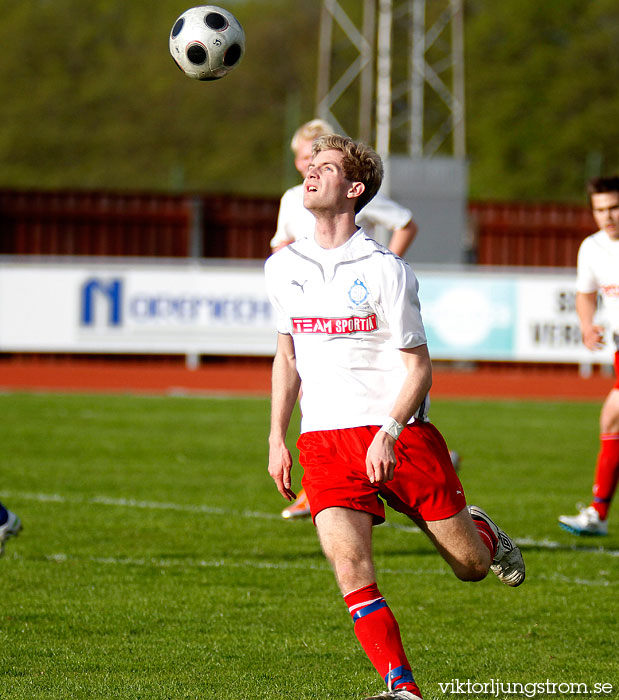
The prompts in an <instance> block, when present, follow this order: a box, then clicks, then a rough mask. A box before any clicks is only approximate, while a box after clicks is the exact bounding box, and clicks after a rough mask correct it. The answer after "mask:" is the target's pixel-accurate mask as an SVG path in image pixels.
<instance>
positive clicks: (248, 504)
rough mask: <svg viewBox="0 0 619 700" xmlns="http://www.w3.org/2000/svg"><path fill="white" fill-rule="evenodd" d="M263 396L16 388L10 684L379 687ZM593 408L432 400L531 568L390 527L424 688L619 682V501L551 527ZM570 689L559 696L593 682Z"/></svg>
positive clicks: (219, 694) (0, 486) (387, 557)
mask: <svg viewBox="0 0 619 700" xmlns="http://www.w3.org/2000/svg"><path fill="white" fill-rule="evenodd" d="M268 411H269V404H268V401H267V400H262V399H247V400H238V399H201V398H163V397H162V398H144V397H126V396H61V395H27V394H24V395H20V394H5V395H2V396H0V415H1V416H2V420H1V421H0V453H1V464H2V479H1V481H0V498H1V499H2V501H3V502H5V503H6V505H7V506H8V507H9V508H11V509H12V510H14V511H15V512H17V513H18V514H19V515H20V516H21V518H22V520H23V523H24V531H23V532H22V533H21V535H20V537H19V538H17V539H13V540H10V541H9V542H8V543H7V546H6V553H5V556H4V558H3V559H2V560H0V576H1V578H0V580H1V581H2V597H1V603H0V645H1V646H0V672H1V674H2V677H1V678H0V697H1V698H10V699H11V700H22V699H23V700H33V699H39V698H46V699H47V698H50V699H51V698H53V699H63V700H64V699H66V698H71V699H76V698H84V699H88V700H92V699H93V698H126V699H127V700H129V699H130V700H136V699H138V698H149V699H151V698H152V699H153V700H154V699H157V700H159V699H164V698H165V699H170V700H177V699H181V698H201V699H202V698H205V699H208V700H211V699H213V700H215V699H220V698H226V699H228V698H235V699H237V700H250V699H258V700H276V699H277V700H279V699H283V698H291V699H293V700H315V699H322V698H330V699H333V700H357V699H358V698H362V697H364V695H365V694H368V693H370V691H372V692H378V691H381V690H383V689H384V686H383V684H382V681H381V680H380V679H379V678H378V675H377V674H376V673H375V671H374V669H373V668H372V667H371V665H370V664H369V662H368V661H367V659H366V657H365V655H364V653H363V652H362V650H361V648H360V647H359V646H358V643H357V640H356V638H355V637H354V633H353V626H352V622H351V620H350V617H349V615H348V612H347V610H346V607H345V605H344V603H343V601H342V599H341V597H340V596H339V594H338V592H337V589H336V586H335V583H334V580H333V576H332V574H331V572H330V570H329V568H328V566H327V564H326V563H325V561H324V560H323V558H322V555H321V553H320V551H319V548H318V544H317V541H316V538H315V533H314V530H313V526H312V525H311V523H309V522H284V521H282V520H281V519H280V517H279V512H280V510H281V508H282V507H283V505H284V502H283V501H282V500H281V499H280V496H279V494H278V493H277V491H276V489H275V487H274V486H273V484H272V482H271V481H270V479H269V477H268V475H267V473H266V455H267V452H266V438H267V430H268ZM598 412H599V405H598V404H592V403H579V404H569V403H543V402H507V401H504V402H473V401H470V402H469V401H438V400H436V401H435V402H434V404H433V407H432V411H431V415H432V418H433V420H434V422H435V423H436V424H437V425H438V427H439V428H440V429H441V430H442V431H443V433H444V435H445V436H446V438H447V440H448V443H449V444H450V446H451V447H453V448H455V449H457V450H458V451H459V452H460V453H461V454H462V457H463V467H462V472H461V477H462V480H463V483H464V486H465V488H466V490H467V496H468V500H469V501H470V502H474V503H479V505H482V506H483V507H484V508H486V509H487V510H488V511H489V512H490V513H491V514H492V515H493V516H494V517H496V519H497V520H498V521H499V522H500V524H501V525H502V526H503V527H504V528H505V530H507V531H508V532H509V533H510V534H512V535H513V536H514V537H515V538H516V539H517V540H519V541H520V543H521V547H522V550H523V553H524V556H525V559H526V562H527V581H526V583H525V584H524V585H523V586H522V587H521V588H518V589H510V588H508V587H506V586H503V585H502V584H500V583H499V582H498V581H497V580H496V579H495V577H494V576H492V574H490V576H489V577H488V578H487V579H486V580H485V581H483V582H481V583H477V584H466V583H462V582H459V581H457V580H456V579H455V578H454V576H453V575H452V574H451V572H450V571H449V570H448V568H447V566H446V565H445V564H444V562H443V561H442V560H441V559H440V558H439V557H438V555H437V554H436V553H435V552H434V550H433V549H432V547H431V545H430V544H429V542H428V541H427V540H426V539H425V538H424V536H423V535H421V534H419V532H418V531H416V530H415V529H414V527H412V526H410V524H409V523H408V522H407V521H406V520H405V519H404V518H402V517H401V516H399V515H396V514H394V515H393V517H390V519H389V524H388V525H385V526H381V527H379V528H377V529H376V532H375V549H376V559H377V566H378V570H379V580H378V582H379V585H380V587H381V590H382V592H383V594H384V595H385V597H386V598H387V600H388V602H389V603H390V605H391V607H392V609H393V610H394V612H395V614H396V617H397V618H398V620H399V623H400V627H401V629H402V635H403V639H404V643H405V646H406V648H407V651H408V654H409V658H410V660H411V662H412V665H413V670H414V673H415V676H416V678H417V680H418V682H419V684H420V686H421V688H422V690H423V691H424V695H425V698H426V699H427V700H433V699H442V698H449V697H452V698H455V697H462V696H463V695H465V697H467V698H478V697H479V698H483V697H496V695H495V696H493V695H486V694H484V693H483V692H472V691H471V692H468V693H466V692H465V691H463V690H462V689H461V690H460V692H459V693H458V692H456V691H457V688H456V686H453V687H452V688H451V689H450V688H445V687H444V686H443V687H441V685H440V684H441V683H443V684H444V683H448V682H451V681H452V680H453V679H459V680H460V681H466V680H470V681H471V683H473V682H475V683H478V684H482V683H490V682H491V681H492V679H494V680H495V681H498V682H501V683H503V684H505V685H506V684H508V683H514V684H518V683H520V684H523V686H524V685H525V684H533V683H545V682H546V680H549V681H550V682H554V683H557V684H559V683H562V684H568V683H578V684H587V685H588V689H589V691H590V694H592V693H594V692H595V690H597V691H599V692H598V693H596V696H599V697H618V696H619V671H618V656H619V652H618V650H619V626H618V621H617V617H618V616H617V598H618V594H619V506H617V505H616V506H615V512H614V513H613V514H612V515H611V535H609V537H607V538H604V539H602V540H591V539H581V538H575V537H572V536H570V535H568V534H567V533H564V532H563V531H562V530H560V529H559V528H558V527H557V525H556V517H557V515H558V514H560V513H562V512H572V511H573V510H574V506H575V503H576V501H578V500H587V499H588V495H589V491H590V486H591V478H592V473H593V464H594V459H595V454H596V452H597V444H598V443H597V420H598ZM295 428H296V425H295ZM292 432H294V430H293V431H292ZM295 437H296V435H293V436H292V437H291V440H290V443H291V444H293V443H294V438H295ZM299 477H300V475H299V473H298V470H297V473H296V475H295V483H297V484H298V481H299ZM596 684H598V686H596ZM602 684H609V685H612V690H611V691H610V692H604V690H608V688H609V685H606V686H603V685H602ZM507 687H508V688H509V686H507ZM512 688H513V689H515V690H517V689H518V686H512ZM566 688H568V686H565V685H564V686H563V692H560V689H559V688H556V689H555V692H554V693H551V692H549V691H546V693H545V694H548V695H550V696H551V697H552V698H573V697H578V696H579V695H578V694H577V693H574V692H572V689H571V688H570V689H569V692H567V691H566V690H565V689H566ZM578 689H579V690H580V691H581V694H582V689H583V687H582V686H580V687H579V688H578ZM450 691H451V692H450ZM527 692H529V694H528V697H531V696H532V695H531V692H532V686H530V685H529V686H528V687H527ZM543 694H544V693H540V694H537V695H536V697H542V696H543ZM498 697H501V698H512V697H527V695H526V693H524V694H523V693H516V694H510V693H504V694H500V695H498Z"/></svg>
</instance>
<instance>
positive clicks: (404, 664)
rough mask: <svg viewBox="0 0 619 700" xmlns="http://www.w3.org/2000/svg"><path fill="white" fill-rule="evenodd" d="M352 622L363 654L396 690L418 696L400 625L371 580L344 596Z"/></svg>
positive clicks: (419, 694)
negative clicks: (366, 584)
mask: <svg viewBox="0 0 619 700" xmlns="http://www.w3.org/2000/svg"><path fill="white" fill-rule="evenodd" d="M344 600H345V602H346V605H348V610H349V612H350V614H351V616H352V619H353V622H354V623H355V634H356V635H357V639H358V640H359V642H360V643H361V646H362V647H363V649H364V651H365V653H366V654H367V655H368V658H369V659H370V661H371V662H372V664H373V665H374V668H375V669H376V670H377V671H378V673H379V674H380V675H381V676H382V678H383V679H384V681H385V683H387V685H389V681H390V680H391V687H392V688H393V689H394V690H395V689H396V688H397V689H398V690H408V691H410V692H411V693H413V694H414V695H418V696H419V697H421V693H420V692H419V688H418V686H417V684H416V683H415V679H414V678H413V674H412V672H411V667H410V664H409V663H408V659H407V658H406V654H405V653H404V647H403V646H402V639H401V637H400V627H399V626H398V622H397V620H396V619H395V617H394V615H393V613H392V612H391V610H390V609H389V606H388V605H387V603H386V602H385V599H384V598H383V597H382V595H381V594H380V591H379V590H378V586H377V585H376V584H375V583H371V584H369V585H368V586H363V588H358V589H357V590H356V591H352V592H351V593H348V594H347V595H345V596H344Z"/></svg>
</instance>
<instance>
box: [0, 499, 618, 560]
mask: <svg viewBox="0 0 619 700" xmlns="http://www.w3.org/2000/svg"><path fill="white" fill-rule="evenodd" d="M0 497H2V498H5V499H7V500H9V499H14V500H24V501H38V502H41V503H48V502H51V503H63V504H67V503H73V504H91V505H101V506H112V507H116V508H140V509H144V510H172V511H178V512H183V513H200V514H204V515H222V516H223V515H225V516H227V517H235V518H250V519H259V520H281V516H280V515H279V514H278V513H263V512H260V511H254V510H232V509H228V508H217V507H214V506H206V505H201V504H200V505H199V504H190V503H166V502H165V501H140V500H136V499H133V498H111V497H109V496H93V497H92V498H83V497H81V496H63V495H61V494H57V493H52V494H47V493H19V492H11V491H0ZM386 525H387V526H388V527H392V528H394V529H397V530H402V531H404V532H409V533H412V534H421V530H419V528H417V527H415V526H407V525H400V524H399V523H386ZM516 543H517V544H518V545H519V546H522V547H530V548H532V549H533V548H534V549H548V550H556V551H572V552H581V553H587V554H602V555H606V556H610V557H619V550H616V549H604V547H601V546H593V545H582V544H572V545H566V544H563V543H561V542H555V541H553V540H548V539H544V540H535V539H533V538H530V537H522V538H516Z"/></svg>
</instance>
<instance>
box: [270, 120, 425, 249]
mask: <svg viewBox="0 0 619 700" xmlns="http://www.w3.org/2000/svg"><path fill="white" fill-rule="evenodd" d="M333 133H335V130H334V128H333V127H332V126H331V124H329V123H328V122H326V121H323V120H322V119H313V120H312V121H309V122H306V123H305V124H302V125H301V126H300V127H299V128H298V129H297V130H296V132H295V133H294V136H293V137H292V141H291V143H290V148H291V149H292V152H293V154H294V165H295V168H296V169H297V170H298V172H299V174H300V175H301V177H302V178H303V179H305V176H306V175H307V169H308V166H309V163H310V161H311V158H312V142H313V141H314V139H316V138H318V137H319V136H326V135H327V134H333ZM357 224H358V225H359V226H363V228H364V229H365V231H366V233H369V234H370V235H372V234H374V232H375V231H376V230H377V229H379V228H383V229H387V231H389V232H390V234H391V239H390V241H389V246H388V247H389V250H391V251H393V252H394V253H395V254H396V255H400V256H402V255H404V253H405V252H406V250H407V248H408V247H409V246H410V244H411V243H412V242H413V240H414V239H415V236H416V235H417V224H415V222H414V221H413V217H412V213H411V211H410V209H407V208H406V207H403V206H401V205H400V204H398V203H397V202H394V201H393V200H391V199H388V198H387V197H383V196H382V195H381V194H380V193H379V194H378V195H377V196H376V197H374V199H373V200H372V201H371V202H370V203H369V204H368V205H366V206H365V207H364V208H363V209H362V210H361V211H360V212H359V214H358V215H357ZM313 233H314V215H313V214H312V213H311V212H309V211H307V209H305V207H304V206H303V185H302V184H301V185H297V186H296V187H291V188H290V189H289V190H287V191H286V192H284V194H283V196H282V198H281V201H280V206H279V215H278V218H277V230H276V232H275V235H274V236H273V238H272V239H271V248H272V249H273V251H274V252H275V251H276V250H279V249H280V248H282V247H283V246H285V245H288V244H289V243H292V242H293V241H296V240H298V239H299V238H305V237H306V236H311V235H312V234H313Z"/></svg>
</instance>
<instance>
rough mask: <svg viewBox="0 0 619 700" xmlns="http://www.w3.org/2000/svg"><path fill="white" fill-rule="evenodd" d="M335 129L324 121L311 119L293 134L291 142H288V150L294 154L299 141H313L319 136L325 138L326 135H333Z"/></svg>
mask: <svg viewBox="0 0 619 700" xmlns="http://www.w3.org/2000/svg"><path fill="white" fill-rule="evenodd" d="M334 133H335V129H334V128H333V127H332V126H331V124H329V122H326V121H325V120H324V119H312V120H311V121H309V122H305V124H301V126H300V127H299V128H298V129H297V130H296V131H295V132H294V135H293V137H292V140H291V141H290V148H291V149H292V152H293V153H295V154H296V152H297V148H298V147H299V141H313V140H314V139H317V138H318V137H319V136H326V135H327V134H334Z"/></svg>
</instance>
